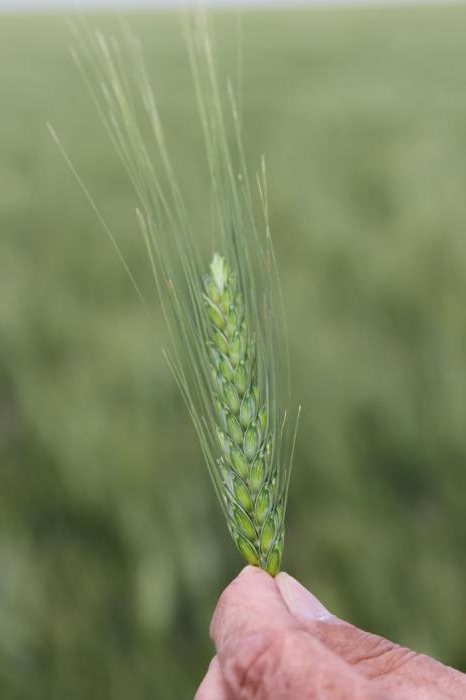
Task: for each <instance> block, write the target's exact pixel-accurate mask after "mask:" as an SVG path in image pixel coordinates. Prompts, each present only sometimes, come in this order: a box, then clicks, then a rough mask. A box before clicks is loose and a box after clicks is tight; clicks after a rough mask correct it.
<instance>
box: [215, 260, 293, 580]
mask: <svg viewBox="0 0 466 700" xmlns="http://www.w3.org/2000/svg"><path fill="white" fill-rule="evenodd" d="M205 307H206V313H207V316H208V319H209V322H210V337H209V341H208V342H209V351H210V358H211V362H212V365H211V373H212V386H213V394H214V397H215V404H216V410H217V416H218V426H217V434H218V439H219V445H220V450H221V456H220V457H219V459H218V469H219V476H220V483H221V484H222V486H223V496H224V499H225V503H226V511H227V519H228V528H229V530H230V533H231V535H232V537H233V540H234V541H235V543H236V546H237V547H238V549H239V551H240V552H241V554H242V555H243V557H244V558H245V559H246V561H248V562H249V563H250V564H254V565H257V566H261V568H263V569H266V570H267V571H268V572H269V573H270V574H272V575H275V574H276V573H277V572H278V571H279V568H280V561H281V555H282V551H283V538H284V522H283V508H282V507H281V505H280V501H279V498H278V489H277V485H278V480H277V473H276V472H277V467H276V465H274V462H273V460H272V444H271V442H272V435H271V434H270V435H268V434H267V415H268V411H267V406H266V403H265V402H264V397H263V396H262V393H261V391H260V389H259V383H258V373H257V371H256V348H255V342H254V335H253V333H252V332H251V329H250V327H249V324H248V322H247V320H246V318H245V306H244V301H243V296H242V294H241V291H240V290H239V289H238V282H237V279H236V277H235V275H234V274H233V273H232V272H230V270H229V268H228V265H227V263H226V261H225V259H224V258H223V257H221V256H220V255H218V254H215V255H214V257H213V260H212V263H211V266H210V272H209V274H208V275H207V276H206V278H205Z"/></svg>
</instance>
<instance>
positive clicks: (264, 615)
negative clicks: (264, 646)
mask: <svg viewBox="0 0 466 700" xmlns="http://www.w3.org/2000/svg"><path fill="white" fill-rule="evenodd" d="M295 624H296V622H295V621H294V620H293V618H292V617H291V616H290V614H289V612H288V610H287V608H286V606H285V604H284V602H283V600H282V597H281V595H280V593H279V591H278V590H277V587H276V585H275V580H274V579H273V578H272V576H270V575H269V574H268V573H266V572H265V571H262V570H261V569H259V568H258V567H255V566H246V567H245V568H244V569H243V570H242V571H241V572H240V573H239V574H238V576H237V577H236V578H235V579H234V580H233V581H232V582H231V583H230V585H229V586H228V587H227V588H226V589H225V590H224V591H223V593H222V595H221V596H220V599H219V601H218V604H217V607H216V609H215V612H214V615H213V618H212V623H211V626H210V634H211V637H212V639H213V640H214V642H215V644H216V647H217V652H218V654H219V656H220V658H222V654H223V653H225V650H226V649H231V648H232V647H234V646H235V645H236V644H238V643H239V642H240V640H241V639H243V638H244V637H245V636H247V635H248V634H256V633H257V632H263V631H264V630H278V629H283V628H284V627H286V626H290V625H291V626H293V625H295Z"/></svg>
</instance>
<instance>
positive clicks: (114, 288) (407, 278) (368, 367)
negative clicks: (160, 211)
mask: <svg viewBox="0 0 466 700" xmlns="http://www.w3.org/2000/svg"><path fill="white" fill-rule="evenodd" d="M91 21H92V24H93V25H95V26H97V27H100V28H103V29H105V30H112V28H113V27H114V25H115V23H114V21H113V20H112V19H111V18H109V17H99V16H93V18H92V20H91ZM130 21H131V24H132V26H133V27H134V28H135V30H136V31H137V32H138V33H139V34H140V36H141V38H142V41H143V44H144V46H145V53H146V56H147V60H148V64H149V67H150V72H151V75H152V76H153V81H154V85H155V88H156V91H157V93H158V95H159V102H160V108H161V112H162V117H163V119H164V122H165V124H166V127H167V132H168V140H169V145H170V148H171V150H172V152H173V156H174V160H175V164H176V165H177V167H178V169H179V172H180V179H181V181H182V184H183V187H184V190H185V193H186V198H187V200H188V204H189V206H190V207H191V211H192V221H193V235H194V236H195V235H198V234H199V232H201V231H202V232H204V231H205V230H206V227H207V226H208V222H209V192H208V180H207V178H206V176H205V164H204V156H203V150H202V141H201V133H200V129H199V126H198V121H197V116H196V109H195V104H194V98H193V93H192V87H191V83H190V75H189V67H188V62H187V59H186V54H185V50H184V47H183V41H182V39H181V36H180V29H179V25H178V21H177V19H176V18H175V17H174V16H173V15H169V14H153V15H134V16H132V17H131V18H130ZM214 26H215V35H216V40H217V47H218V57H219V63H220V65H221V67H222V71H223V73H222V74H223V75H224V76H227V75H232V76H233V80H234V81H235V82H236V83H238V82H239V79H238V80H237V76H238V71H237V61H236V56H237V46H238V34H237V18H236V16H235V15H230V14H219V15H217V16H216V18H215V21H214ZM465 27H466V8H464V7H453V6H452V7H451V8H448V7H437V8H434V7H430V8H427V7H426V8H412V9H386V10H370V9H339V10H337V9H332V10H310V11H299V12H298V11H296V12H291V11H288V12H278V11H277V12H269V13H259V12H245V13H244V14H243V16H242V31H241V39H240V43H241V46H242V57H243V58H242V60H243V71H242V80H241V95H242V109H243V115H244V123H245V140H246V148H247V152H248V154H249V156H250V163H251V167H255V165H256V164H257V163H258V161H259V157H260V154H261V153H263V152H264V153H266V155H267V162H268V170H269V188H270V200H271V221H272V228H273V231H274V234H275V240H276V246H277V251H278V257H279V263H280V269H281V273H282V280H283V287H284V296H285V305H286V308H287V310H288V316H289V334H290V345H291V361H292V371H293V390H294V395H295V397H296V401H299V402H301V403H302V404H303V406H304V413H303V418H302V423H301V430H300V434H299V437H298V444H297V454H296V460H295V470H294V475H293V479H292V484H291V493H290V500H289V514H288V536H287V545H286V549H285V562H284V566H285V568H286V570H288V571H289V572H290V573H292V574H294V575H295V576H297V577H298V578H299V579H300V580H301V581H302V582H303V583H304V584H305V585H307V586H309V587H310V588H311V589H312V590H313V592H314V593H315V594H316V595H317V596H319V597H320V598H321V600H322V601H323V602H324V603H325V604H326V605H327V606H328V607H329V608H330V610H332V611H333V612H335V613H336V614H339V615H341V616H345V617H346V618H347V619H349V620H351V621H352V622H353V623H355V624H357V625H360V626H363V627H365V628H367V629H369V630H371V631H375V632H377V633H379V634H383V635H386V636H389V637H391V638H392V639H394V640H395V641H397V642H399V643H401V644H407V645H411V646H412V647H414V648H415V649H417V650H419V651H424V652H427V653H430V654H434V655H435V656H436V657H438V658H439V659H440V660H442V661H444V662H446V663H449V664H452V665H455V666H457V667H459V668H461V669H463V670H466V627H465V624H464V618H465V611H466V573H465V549H466V532H465V530H466V527H465V510H466V509H465V501H466V312H465V301H466V205H465V202H466V197H465V190H466V128H465V124H466V70H465V66H466V30H465ZM69 43H70V37H69V34H68V31H67V28H66V25H65V23H64V21H63V19H61V18H58V17H52V16H50V17H47V16H45V17H41V18H39V17H33V16H21V17H15V18H13V17H6V16H0V630H1V636H0V696H1V697H2V698H5V699H6V700H13V699H14V700H16V699H23V698H24V699H29V698H31V699H32V698H34V700H42V698H44V699H45V698H47V700H63V698H66V700H75V699H76V700H77V699H79V700H81V699H83V698H86V699H90V700H93V699H96V700H97V699H99V700H104V699H107V698H108V699H109V700H127V699H128V698H154V697H155V698H167V699H168V698H188V697H191V696H192V695H193V693H194V689H195V688H196V686H197V684H198V683H199V681H200V679H201V677H202V675H203V673H204V670H205V668H206V665H207V663H208V660H209V658H210V656H211V654H212V648H211V644H210V642H209V636H208V623H209V620H210V616H211V614H212V611H213V608H214V605H215V601H216V599H217V597H218V595H219V593H220V591H221V590H222V588H223V587H224V586H225V585H226V584H227V583H228V582H229V580H231V578H232V577H233V576H234V575H235V574H236V572H238V570H239V569H240V567H241V566H242V563H241V560H240V559H239V557H238V556H237V554H236V553H235V550H234V547H233V545H232V544H231V542H230V540H229V536H228V534H227V532H226V528H225V526H224V523H223V521H222V515H221V512H220V509H219V507H218V506H217V503H216V501H215V497H214V494H213V490H212V488H211V485H210V482H209V479H208V475H207V470H206V468H205V465H204V464H203V461H202V458H201V453H200V449H199V447H198V445H197V442H196V438H195V435H194V431H193V429H192V427H191V424H190V422H189V420H188V417H187V414H186V411H185V408H184V406H183V403H182V401H181V399H180V396H179V395H178V392H177V390H176V388H175V386H174V382H173V381H172V378H171V376H170V374H169V372H168V370H167V367H166V366H165V363H164V361H163V359H162V355H161V350H162V347H163V346H164V344H165V343H166V341H167V338H166V331H165V328H164V326H163V324H162V322H161V318H160V309H159V308H158V305H157V303H156V300H155V299H154V297H153V293H152V286H151V278H150V270H149V266H148V263H147V259H146V256H145V253H144V249H143V245H142V244H141V241H140V238H139V236H138V233H137V226H136V221H135V217H134V213H133V211H134V202H135V198H134V196H133V194H132V192H131V188H130V186H129V184H128V181H127V178H126V176H125V174H124V172H123V170H122V167H121V165H120V164H119V162H118V160H117V158H116V156H115V154H114V153H113V152H112V148H111V146H110V144H109V142H108V140H107V138H106V135H105V132H104V130H103V128H102V126H101V124H100V123H99V120H98V117H97V116H96V114H95V111H94V109H93V106H92V104H91V101H90V99H89V97H88V95H87V93H86V90H85V88H84V87H83V85H82V82H81V80H80V78H79V77H78V75H77V71H76V69H75V67H74V66H73V63H72V61H71V59H70V58H69V54H68V44H69ZM46 121H50V122H52V124H53V125H54V126H55V128H56V129H57V131H58V132H59V133H60V136H61V138H62V140H63V142H64V143H65V145H66V147H67V148H68V150H69V152H70V154H71V156H72V158H73V161H74V162H75V164H76V165H77V167H78V168H79V170H80V171H81V173H82V174H83V176H84V178H85V180H86V182H87V183H88V185H89V188H90V189H91V191H92V192H93V194H94V195H95V198H96V200H97V202H98V203H99V206H100V207H101V209H102V211H103V213H104V215H105V216H106V217H107V219H108V221H109V223H110V225H111V226H112V228H113V229H114V231H115V233H116V235H117V237H118V240H119V241H120V242H121V245H122V248H123V250H124V252H125V255H126V256H127V258H128V260H129V262H130V264H131V266H132V267H133V269H134V270H135V273H136V276H137V279H138V280H139V281H140V283H141V286H142V287H143V289H144V292H145V293H146V294H147V296H148V297H149V298H150V299H151V306H152V308H153V310H154V314H155V322H151V321H150V320H149V319H148V317H147V316H146V314H145V312H144V310H143V308H142V307H141V305H140V304H139V302H138V300H137V298H136V296H135V294H134V292H133V290H132V288H131V285H130V283H129V282H128V280H127V279H126V277H125V274H124V271H123V270H122V268H121V266H120V264H119V262H118V260H117V258H116V256H115V255H114V252H113V250H112V249H111V246H110V245H109V242H108V240H107V239H106V237H105V233H104V232H103V231H102V229H101V228H100V226H99V223H98V221H97V220H96V218H95V216H94V215H93V213H92V212H91V211H90V208H89V206H88V204H87V203H86V202H85V201H84V199H83V197H82V195H81V193H80V191H79V189H78V187H77V185H76V183H75V182H74V181H73V179H72V177H71V176H70V174H69V172H68V171H67V169H66V166H65V164H64V162H63V160H62V158H61V156H60V155H59V153H58V151H57V148H56V147H55V145H54V144H53V142H52V141H51V139H50V138H49V136H48V134H47V131H46V128H45V123H46Z"/></svg>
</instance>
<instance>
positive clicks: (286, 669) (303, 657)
mask: <svg viewBox="0 0 466 700" xmlns="http://www.w3.org/2000/svg"><path fill="white" fill-rule="evenodd" d="M211 634H212V638H213V639H214V641H215V643H216V647H217V655H218V658H219V662H220V666H221V669H222V674H223V678H224V680H225V684H226V686H227V688H228V691H229V692H230V694H231V697H234V698H242V699H243V698H245V699H247V698H250V697H251V698H252V697H254V698H255V700H259V699H260V698H264V699H265V698H267V699H268V700H273V699H274V698H280V699H285V698H298V697H322V698H327V697H328V698H330V697H332V698H348V699H349V698H355V697H358V698H369V697H375V696H372V695H371V694H370V689H368V688H367V687H366V686H367V681H365V679H363V678H362V676H360V675H359V674H357V673H356V672H355V671H354V670H353V669H351V668H350V667H349V666H348V665H347V664H346V663H344V662H343V661H342V660H341V659H340V658H338V657H337V656H336V655H335V654H333V653H332V652H331V651H329V650H328V649H327V648H326V647H325V646H324V645H323V644H321V642H320V641H319V640H318V639H317V638H316V637H315V636H313V635H310V634H308V633H307V632H306V631H304V630H303V629H302V625H301V624H300V622H299V621H298V620H296V618H295V617H294V616H293V615H292V614H291V613H290V611H289V610H288V608H287V606H286V604H285V602H284V600H283V598H282V597H281V595H280V592H279V590H278V588H277V587H276V585H275V582H274V579H272V578H271V577H270V576H269V575H268V574H266V573H264V572H263V571H260V570H259V569H257V568H254V567H246V569H244V570H243V572H242V573H241V574H240V575H239V576H238V577H237V578H236V579H235V581H233V583H232V584H230V586H228V588H227V589H226V590H225V591H224V593H223V594H222V596H221V598H220V601H219V604H218V605H217V609H216V611H215V613H214V617H213V620H212V625H211Z"/></svg>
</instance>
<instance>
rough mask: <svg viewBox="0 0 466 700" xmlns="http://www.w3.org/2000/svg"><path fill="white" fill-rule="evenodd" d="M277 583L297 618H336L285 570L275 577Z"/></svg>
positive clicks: (288, 606)
mask: <svg viewBox="0 0 466 700" xmlns="http://www.w3.org/2000/svg"><path fill="white" fill-rule="evenodd" d="M275 583H276V586H277V588H278V590H279V592H280V595H281V597H282V599H283V601H284V603H285V605H286V607H287V608H288V610H289V611H290V613H291V614H292V615H293V616H294V617H295V618H296V619H298V620H300V621H304V622H307V621H309V620H319V621H327V620H332V619H335V618H334V616H333V615H332V614H331V613H330V612H329V611H328V610H327V608H326V607H325V606H324V605H322V603H321V602H320V600H318V599H317V598H316V597H315V595H313V594H312V593H311V592H310V591H308V590H307V588H304V586H302V585H301V584H300V583H299V581H297V580H296V579H295V578H293V577H292V576H290V575H289V574H287V573H286V572H285V571H281V572H280V573H279V574H278V575H277V576H276V577H275Z"/></svg>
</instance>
